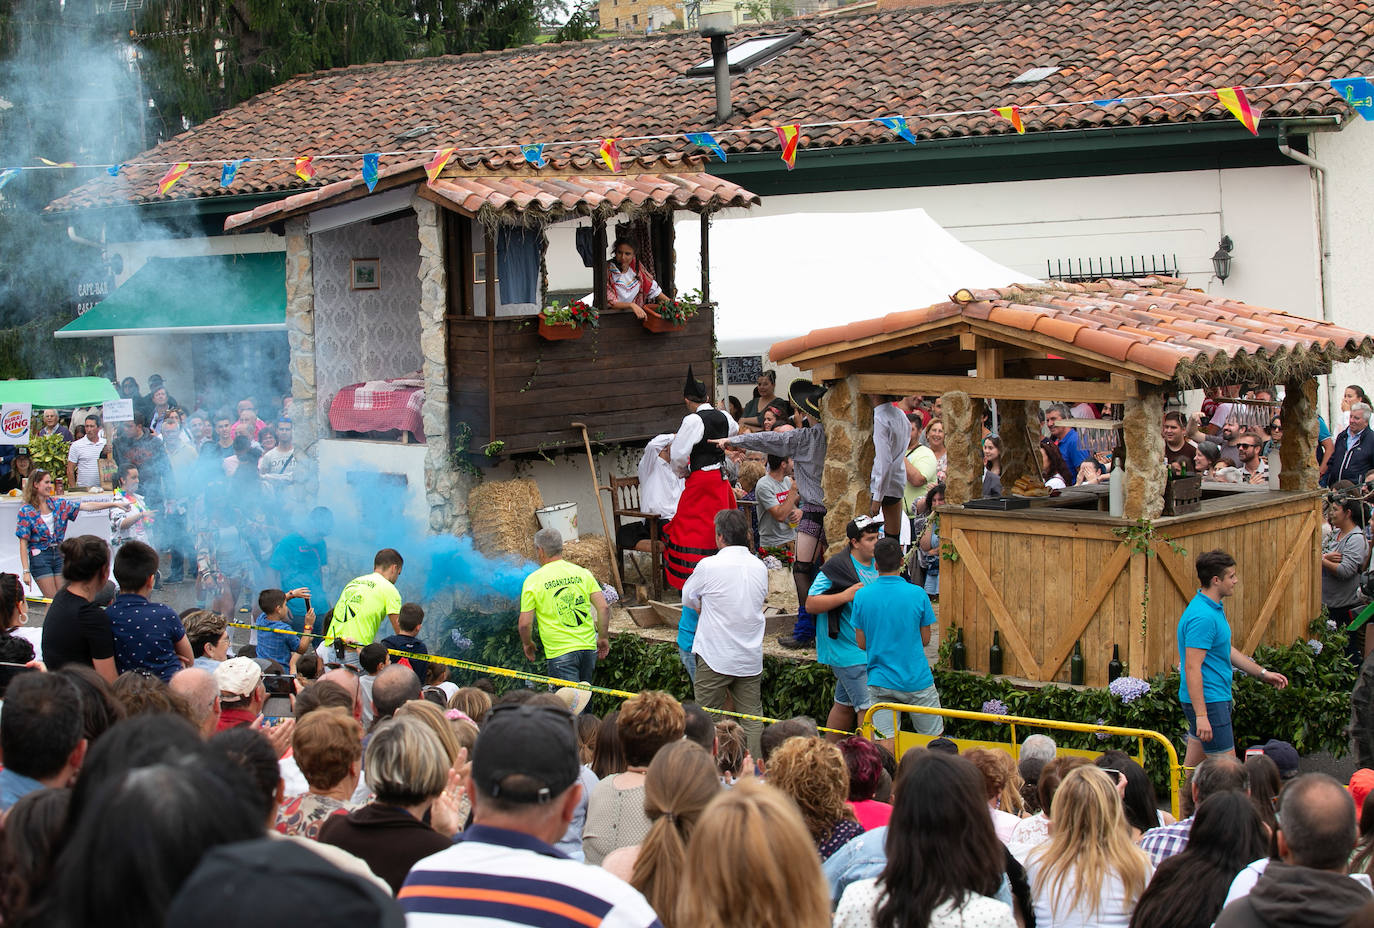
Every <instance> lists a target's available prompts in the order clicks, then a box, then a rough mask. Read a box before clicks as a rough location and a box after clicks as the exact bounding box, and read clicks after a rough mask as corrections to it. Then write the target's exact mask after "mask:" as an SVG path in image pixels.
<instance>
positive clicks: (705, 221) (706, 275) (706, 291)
mask: <svg viewBox="0 0 1374 928" xmlns="http://www.w3.org/2000/svg"><path fill="white" fill-rule="evenodd" d="M701 302H703V303H710V302H711V214H710V213H708V212H706V211H705V210H702V212H701Z"/></svg>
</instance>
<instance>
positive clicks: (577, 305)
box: [539, 300, 599, 342]
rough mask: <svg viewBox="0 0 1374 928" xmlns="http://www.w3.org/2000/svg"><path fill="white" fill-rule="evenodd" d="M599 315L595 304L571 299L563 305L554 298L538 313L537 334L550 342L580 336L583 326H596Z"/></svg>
mask: <svg viewBox="0 0 1374 928" xmlns="http://www.w3.org/2000/svg"><path fill="white" fill-rule="evenodd" d="M598 321H599V316H598V314H597V311H596V307H595V306H589V305H587V304H586V303H584V302H582V301H581V300H573V301H572V302H571V303H569V304H568V305H567V306H564V305H563V304H562V303H560V302H559V301H558V300H554V301H553V302H552V303H550V304H549V305H548V306H545V307H544V308H543V309H542V310H541V311H540V313H539V334H540V336H541V337H543V338H546V339H548V340H549V341H551V342H556V341H562V340H564V339H569V338H581V337H582V329H583V327H584V326H591V327H593V328H595V327H596V325H597V323H598Z"/></svg>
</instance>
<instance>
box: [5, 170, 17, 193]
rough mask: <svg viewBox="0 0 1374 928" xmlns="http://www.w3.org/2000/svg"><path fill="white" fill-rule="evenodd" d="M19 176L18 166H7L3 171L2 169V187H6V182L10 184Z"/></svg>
mask: <svg viewBox="0 0 1374 928" xmlns="http://www.w3.org/2000/svg"><path fill="white" fill-rule="evenodd" d="M18 176H19V169H18V168H5V169H4V170H3V171H0V189H4V186H5V185H6V184H8V183H9V182H10V181H12V180H14V179H15V178H16V177H18Z"/></svg>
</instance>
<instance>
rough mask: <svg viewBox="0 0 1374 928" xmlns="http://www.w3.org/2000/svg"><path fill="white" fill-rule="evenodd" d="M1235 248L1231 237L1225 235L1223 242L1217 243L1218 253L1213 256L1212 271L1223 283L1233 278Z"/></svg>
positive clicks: (1222, 238)
mask: <svg viewBox="0 0 1374 928" xmlns="http://www.w3.org/2000/svg"><path fill="white" fill-rule="evenodd" d="M1235 247H1236V246H1235V243H1234V242H1232V241H1231V236H1229V235H1223V236H1222V237H1221V241H1220V242H1217V253H1216V254H1214V255H1212V271H1213V273H1215V274H1216V277H1217V280H1219V281H1221V282H1222V283H1225V282H1226V278H1228V277H1230V276H1231V249H1232V248H1235Z"/></svg>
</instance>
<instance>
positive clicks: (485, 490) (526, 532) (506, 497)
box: [468, 477, 544, 561]
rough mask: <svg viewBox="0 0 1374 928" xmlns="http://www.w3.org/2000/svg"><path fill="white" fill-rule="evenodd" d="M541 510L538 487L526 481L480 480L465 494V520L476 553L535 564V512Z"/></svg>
mask: <svg viewBox="0 0 1374 928" xmlns="http://www.w3.org/2000/svg"><path fill="white" fill-rule="evenodd" d="M543 506H544V499H543V497H542V496H540V494H539V485H538V484H536V483H535V482H534V481H533V480H531V479H529V478H527V477H526V478H522V479H519V480H483V481H482V482H481V483H479V484H477V486H475V487H473V488H472V490H471V491H470V492H469V493H468V517H469V518H470V519H471V520H472V540H473V543H474V544H476V545H477V550H479V551H481V552H482V553H483V554H491V555H500V554H518V555H520V556H521V557H523V558H524V559H525V560H527V561H532V560H534V533H535V532H537V531H539V520H538V519H537V518H536V517H535V515H534V511H535V510H536V509H542V508H543Z"/></svg>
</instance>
